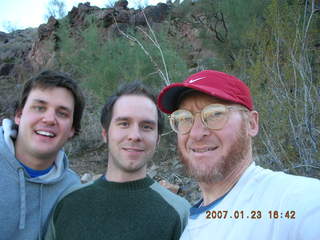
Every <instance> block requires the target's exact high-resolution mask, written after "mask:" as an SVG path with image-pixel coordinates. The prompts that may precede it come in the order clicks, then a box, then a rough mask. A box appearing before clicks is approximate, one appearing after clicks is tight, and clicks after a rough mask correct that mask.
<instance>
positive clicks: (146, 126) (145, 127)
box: [142, 124, 154, 131]
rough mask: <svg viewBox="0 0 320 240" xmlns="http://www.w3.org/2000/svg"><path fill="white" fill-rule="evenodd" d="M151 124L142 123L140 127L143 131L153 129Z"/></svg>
mask: <svg viewBox="0 0 320 240" xmlns="http://www.w3.org/2000/svg"><path fill="white" fill-rule="evenodd" d="M153 128H154V127H153V126H151V125H149V124H144V125H142V129H143V130H144V131H152V130H153Z"/></svg>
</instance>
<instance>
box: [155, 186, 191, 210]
mask: <svg viewBox="0 0 320 240" xmlns="http://www.w3.org/2000/svg"><path fill="white" fill-rule="evenodd" d="M150 187H151V189H153V190H154V191H156V192H157V193H158V194H159V195H160V196H161V197H162V198H163V199H164V200H165V201H166V202H167V203H168V204H169V205H171V206H172V207H173V208H174V209H176V210H177V211H178V212H179V214H184V213H186V212H187V213H189V209H190V207H191V205H190V203H189V202H188V201H187V200H186V199H184V198H182V197H180V196H178V195H177V194H174V193H172V192H171V191H169V190H168V189H166V188H164V187H163V186H161V185H160V184H159V183H157V182H154V183H153V184H152V185H151V186H150Z"/></svg>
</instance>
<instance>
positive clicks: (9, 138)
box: [0, 119, 68, 234]
mask: <svg viewBox="0 0 320 240" xmlns="http://www.w3.org/2000/svg"><path fill="white" fill-rule="evenodd" d="M2 124H3V125H2V127H0V145H1V146H2V151H1V155H2V156H3V157H2V160H3V161H7V162H8V163H9V166H11V168H12V174H13V175H15V176H14V177H16V178H17V179H18V182H19V186H18V187H19V191H20V206H19V207H20V221H19V229H20V230H21V229H24V228H25V224H26V209H27V201H26V200H27V199H26V195H27V193H26V184H28V183H27V182H29V183H37V184H39V188H40V193H39V201H40V209H39V211H40V216H42V207H41V202H42V197H43V196H42V195H43V193H42V189H43V185H45V184H54V183H56V182H59V181H61V180H62V179H63V177H64V175H65V174H66V171H67V169H68V160H67V157H66V155H65V153H64V151H63V150H61V151H59V153H58V155H57V159H56V161H55V163H54V166H53V167H52V169H51V170H50V171H49V172H48V173H47V174H45V175H42V176H39V177H35V178H31V177H30V176H29V174H28V173H27V171H26V170H25V169H24V167H23V166H22V165H21V164H20V163H19V161H18V160H17V159H16V158H15V148H14V140H15V139H16V136H17V127H16V125H15V124H14V123H13V122H12V121H11V120H9V119H4V120H3V122H2ZM10 171H11V170H10ZM41 221H42V220H41V219H40V222H41ZM40 232H41V231H40ZM39 234H41V233H39Z"/></svg>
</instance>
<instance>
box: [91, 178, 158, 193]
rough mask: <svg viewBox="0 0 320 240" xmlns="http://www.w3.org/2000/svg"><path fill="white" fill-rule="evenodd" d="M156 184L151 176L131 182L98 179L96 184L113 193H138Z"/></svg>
mask: <svg viewBox="0 0 320 240" xmlns="http://www.w3.org/2000/svg"><path fill="white" fill-rule="evenodd" d="M153 183H154V180H152V179H151V178H150V177H149V176H146V177H145V178H142V179H139V180H135V181H130V182H122V183H119V182H110V181H107V180H105V178H103V177H101V178H99V179H97V181H96V184H97V185H98V186H99V187H102V188H108V190H113V191H127V192H130V191H137V190H142V189H146V188H148V187H150V186H151V185H152V184H153Z"/></svg>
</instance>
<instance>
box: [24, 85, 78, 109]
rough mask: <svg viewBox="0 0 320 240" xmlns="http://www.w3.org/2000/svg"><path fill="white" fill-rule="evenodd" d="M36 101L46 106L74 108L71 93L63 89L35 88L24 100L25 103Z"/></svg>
mask: <svg viewBox="0 0 320 240" xmlns="http://www.w3.org/2000/svg"><path fill="white" fill-rule="evenodd" d="M38 100H40V101H42V102H44V103H46V104H54V105H59V106H65V107H69V108H72V109H73V108H74V97H73V95H72V93H71V92H70V91H69V90H68V89H66V88H63V87H49V88H40V87H37V88H33V89H31V91H30V93H29V95H28V97H27V99H26V103H28V102H33V101H38Z"/></svg>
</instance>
